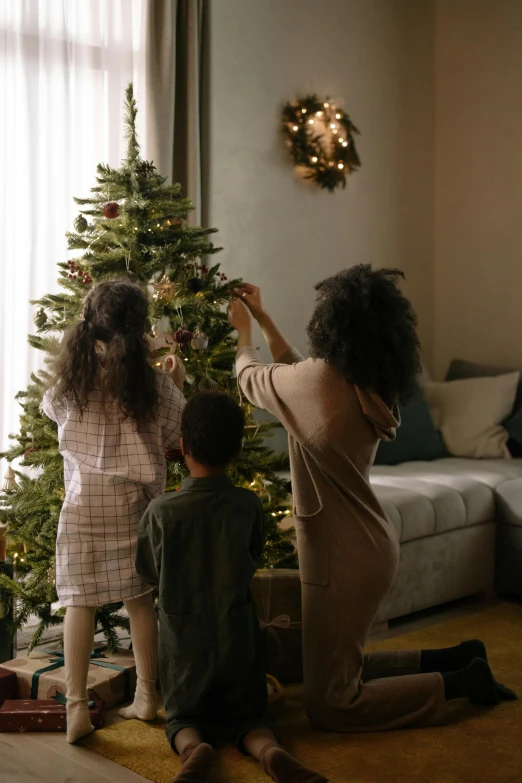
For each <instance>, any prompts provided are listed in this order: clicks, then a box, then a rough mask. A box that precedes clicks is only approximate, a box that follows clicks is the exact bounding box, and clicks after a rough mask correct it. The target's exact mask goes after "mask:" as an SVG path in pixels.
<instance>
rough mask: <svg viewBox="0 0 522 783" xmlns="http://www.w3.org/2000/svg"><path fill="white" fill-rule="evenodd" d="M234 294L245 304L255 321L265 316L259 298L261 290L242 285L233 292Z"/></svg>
mask: <svg viewBox="0 0 522 783" xmlns="http://www.w3.org/2000/svg"><path fill="white" fill-rule="evenodd" d="M234 293H235V294H237V296H238V297H239V298H240V299H241V301H242V302H244V303H245V304H246V306H247V307H248V309H249V310H250V312H251V313H252V315H253V316H254V318H255V319H256V321H259V318H260V317H261V316H263V315H264V314H266V310H265V306H264V304H263V300H262V298H261V289H260V288H258V287H257V286H256V285H251V283H243V285H240V286H238V288H236V289H235V291H234Z"/></svg>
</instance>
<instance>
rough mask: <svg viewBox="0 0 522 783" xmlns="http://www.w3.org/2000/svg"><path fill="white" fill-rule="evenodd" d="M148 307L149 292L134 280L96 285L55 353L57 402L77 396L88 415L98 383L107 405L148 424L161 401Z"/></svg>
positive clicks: (112, 409) (70, 400)
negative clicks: (147, 331) (151, 353)
mask: <svg viewBox="0 0 522 783" xmlns="http://www.w3.org/2000/svg"><path fill="white" fill-rule="evenodd" d="M147 312H148V298H147V296H146V294H145V293H144V291H143V290H142V289H141V288H140V287H139V286H138V285H135V284H134V283H131V282H129V281H127V280H114V281H110V282H109V281H106V282H103V283H99V284H98V285H97V286H96V287H95V288H93V289H92V290H91V291H90V292H89V293H88V295H87V297H86V298H85V302H84V308H83V318H82V320H81V321H79V322H78V323H77V324H75V325H74V326H73V327H72V328H71V329H70V330H69V331H68V332H67V333H66V335H65V337H64V339H63V342H62V346H61V350H60V353H59V355H58V357H57V359H56V363H55V367H54V379H53V382H52V388H53V397H54V400H55V401H56V403H60V402H63V401H69V402H73V403H74V404H76V405H77V406H78V408H79V410H80V415H83V413H84V412H85V410H86V408H87V406H88V404H89V399H90V395H91V393H92V391H93V390H94V389H96V390H97V391H100V392H101V401H102V406H103V407H104V409H105V410H106V411H107V410H110V412H111V413H113V412H115V413H117V414H118V415H119V416H120V417H121V418H122V419H131V420H132V421H133V422H135V424H136V425H137V427H138V429H141V428H143V427H145V426H146V425H147V424H148V423H149V422H150V421H151V419H153V418H154V414H155V410H156V406H157V404H158V392H157V388H156V377H155V372H154V370H153V369H152V367H151V366H150V364H149V362H148V356H149V349H148V346H147V343H146V339H145V328H146V323H147ZM98 341H100V342H101V343H103V345H102V347H101V350H100V347H99V346H97V343H98Z"/></svg>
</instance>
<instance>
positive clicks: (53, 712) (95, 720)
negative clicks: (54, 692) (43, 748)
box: [0, 699, 105, 732]
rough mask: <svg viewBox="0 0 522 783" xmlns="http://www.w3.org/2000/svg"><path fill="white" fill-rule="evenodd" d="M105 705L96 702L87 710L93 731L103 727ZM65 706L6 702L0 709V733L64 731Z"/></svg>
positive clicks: (51, 702)
mask: <svg viewBox="0 0 522 783" xmlns="http://www.w3.org/2000/svg"><path fill="white" fill-rule="evenodd" d="M104 711H105V704H104V703H103V702H102V701H96V702H95V703H94V707H93V708H92V709H90V710H89V715H90V717H91V723H92V725H93V726H94V728H95V729H101V728H102V727H103V719H104ZM66 728H67V717H66V710H65V704H59V703H58V702H57V701H55V700H54V699H31V700H30V701H29V700H28V701H25V700H23V699H14V700H6V701H4V703H3V705H2V706H1V707H0V732H25V731H65V730H66Z"/></svg>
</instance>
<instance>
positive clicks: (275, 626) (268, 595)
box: [252, 568, 303, 682]
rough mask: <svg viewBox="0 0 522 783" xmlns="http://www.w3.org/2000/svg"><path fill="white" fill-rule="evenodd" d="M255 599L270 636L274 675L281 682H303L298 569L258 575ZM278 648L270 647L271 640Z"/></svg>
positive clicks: (256, 577)
mask: <svg viewBox="0 0 522 783" xmlns="http://www.w3.org/2000/svg"><path fill="white" fill-rule="evenodd" d="M252 596H253V599H254V602H255V604H256V608H257V615H258V617H259V621H260V623H261V627H262V628H266V629H267V631H269V632H270V635H269V636H267V643H268V644H269V649H270V652H271V655H269V660H271V665H270V666H269V669H270V672H269V673H270V674H273V675H274V677H277V679H278V680H280V681H281V682H302V681H303V645H302V626H301V622H302V615H301V582H300V579H299V571H298V570H297V569H295V568H263V569H260V570H259V571H257V572H256V575H255V576H254V581H253V583H252ZM270 637H272V640H273V641H275V644H273V643H270V642H271V638H270Z"/></svg>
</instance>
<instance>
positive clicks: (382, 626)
mask: <svg viewBox="0 0 522 783" xmlns="http://www.w3.org/2000/svg"><path fill="white" fill-rule="evenodd" d="M389 627H390V624H389V622H388V620H385V621H384V622H382V623H374V624H373V625H372V628H371V631H370V636H375V635H376V634H378V633H386V631H388V630H389Z"/></svg>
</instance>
